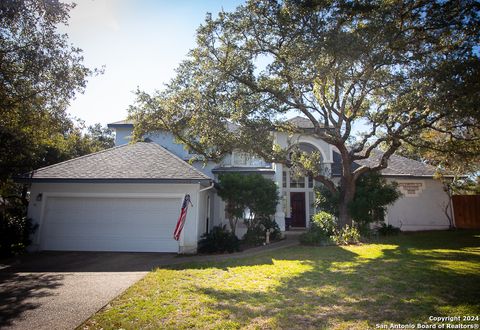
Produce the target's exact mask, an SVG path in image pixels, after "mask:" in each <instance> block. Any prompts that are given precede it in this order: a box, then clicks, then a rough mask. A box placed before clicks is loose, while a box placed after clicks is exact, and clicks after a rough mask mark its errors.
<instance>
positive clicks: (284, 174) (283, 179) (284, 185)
mask: <svg viewBox="0 0 480 330" xmlns="http://www.w3.org/2000/svg"><path fill="white" fill-rule="evenodd" d="M282 186H283V188H287V172H285V171H283V173H282Z"/></svg>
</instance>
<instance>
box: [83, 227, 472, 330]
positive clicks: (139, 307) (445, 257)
mask: <svg viewBox="0 0 480 330" xmlns="http://www.w3.org/2000/svg"><path fill="white" fill-rule="evenodd" d="M456 315H480V232H473V231H456V232H430V233H417V234H408V235H400V236H396V237H391V238H387V239H383V240H381V241H378V242H376V243H374V244H364V245H359V246H348V247H334V246H331V247H304V246H299V247H294V248H287V249H282V250H277V251H272V252H269V253H264V254H261V255H258V256H256V257H250V258H244V259H233V260H229V261H226V262H218V263H214V262H212V263H197V264H188V265H182V266H177V267H174V268H173V267H172V268H161V269H156V270H154V271H152V272H151V273H149V274H148V275H147V276H146V277H145V278H144V279H143V280H141V281H140V282H138V283H137V284H135V285H134V286H132V287H131V288H130V289H128V290H127V291H126V292H125V293H124V294H123V295H121V296H120V297H118V298H117V299H115V300H114V301H113V302H111V304H109V306H107V307H106V308H104V309H103V310H101V311H100V312H98V313H97V314H95V315H94V316H93V317H92V318H91V319H89V320H88V321H87V322H86V323H85V324H83V325H82V326H81V328H83V329H100V328H102V329H119V328H123V329H134V328H135V329H137V328H146V329H149V328H150V329H159V328H162V329H163V328H167V329H168V328H170V329H186V328H195V329H237V328H247V329H271V328H273V329H275V328H280V329H322V328H328V329H330V328H332V329H367V328H375V327H376V325H379V324H387V325H389V324H390V323H401V324H406V323H414V324H416V323H429V316H456ZM463 323H465V322H463ZM477 323H478V322H477ZM470 324H473V323H470Z"/></svg>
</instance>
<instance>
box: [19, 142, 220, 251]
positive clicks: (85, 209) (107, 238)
mask: <svg viewBox="0 0 480 330" xmlns="http://www.w3.org/2000/svg"><path fill="white" fill-rule="evenodd" d="M24 181H27V182H30V183H31V190H30V204H29V209H28V215H29V217H30V218H31V219H32V220H33V223H34V224H37V225H38V228H37V230H36V232H35V234H34V237H33V244H32V248H33V249H37V250H64V251H119V252H120V251H122V252H180V253H190V252H195V251H196V248H197V242H198V239H199V237H200V236H201V234H203V232H204V227H205V225H204V223H205V221H206V218H207V215H206V209H207V207H206V206H205V205H204V204H205V203H204V201H205V200H209V199H208V198H206V195H205V194H206V192H205V191H203V192H202V190H205V189H208V187H209V186H211V179H210V178H209V177H208V176H206V175H204V174H203V173H201V172H200V171H198V170H196V169H195V168H193V167H192V166H190V165H189V164H187V163H186V162H185V161H183V160H181V159H180V158H178V157H176V156H175V155H173V154H172V153H170V152H169V151H167V150H166V149H164V148H162V147H161V146H159V145H157V144H154V143H145V142H139V143H136V144H131V145H124V146H120V147H115V148H112V149H108V150H105V151H102V152H99V153H95V154H91V155H87V156H84V157H80V158H76V159H73V160H70V161H67V162H63V163H59V164H56V165H52V166H49V167H45V168H42V169H39V170H36V171H34V172H33V173H32V175H30V176H29V177H28V178H25V179H24ZM186 194H189V195H190V198H191V201H192V205H193V206H190V208H189V210H188V213H187V216H186V221H185V227H184V229H183V232H182V234H181V236H180V239H179V241H176V240H174V239H173V232H174V230H175V226H176V223H177V220H178V217H179V214H180V210H181V207H182V201H183V198H184V196H185V195H186ZM200 199H201V201H200Z"/></svg>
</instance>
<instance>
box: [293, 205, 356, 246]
mask: <svg viewBox="0 0 480 330" xmlns="http://www.w3.org/2000/svg"><path fill="white" fill-rule="evenodd" d="M300 242H301V243H302V244H306V245H330V244H337V245H350V244H357V243H359V242H360V232H359V231H358V229H357V228H356V227H355V226H348V225H346V226H344V227H342V228H340V229H337V220H336V219H335V217H334V216H333V215H332V214H330V213H328V212H325V211H322V212H319V213H317V214H315V215H314V216H313V218H312V221H311V223H310V227H309V228H308V231H307V232H305V233H304V234H302V235H301V236H300Z"/></svg>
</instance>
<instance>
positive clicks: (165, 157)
mask: <svg viewBox="0 0 480 330" xmlns="http://www.w3.org/2000/svg"><path fill="white" fill-rule="evenodd" d="M69 179H70V180H109V181H110V180H112V181H115V180H124V181H129V180H140V181H141V180H151V181H152V180H153V181H199V180H210V178H209V177H208V176H206V175H205V174H203V173H202V172H200V171H198V170H197V169H195V168H194V167H193V166H191V165H189V164H187V163H186V162H185V161H183V160H182V159H180V158H179V157H177V156H175V155H174V154H172V153H171V152H169V151H167V150H166V149H164V148H163V147H161V146H159V145H158V144H156V143H147V142H137V143H135V144H127V145H123V146H119V147H114V148H111V149H107V150H104V151H100V152H96V153H93V154H90V155H86V156H82V157H78V158H75V159H71V160H68V161H65V162H62V163H58V164H55V165H51V166H48V167H44V168H40V169H38V170H35V171H33V181H37V180H38V181H48V180H54V181H55V180H69Z"/></svg>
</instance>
